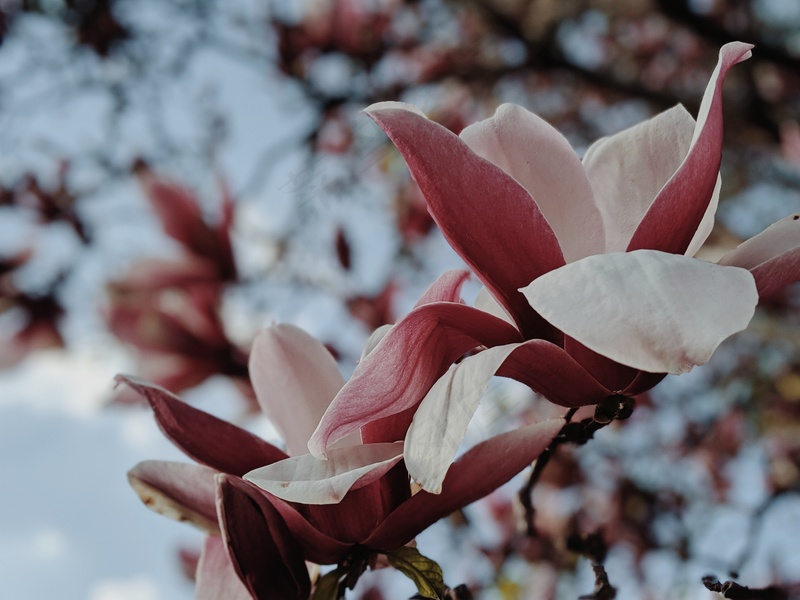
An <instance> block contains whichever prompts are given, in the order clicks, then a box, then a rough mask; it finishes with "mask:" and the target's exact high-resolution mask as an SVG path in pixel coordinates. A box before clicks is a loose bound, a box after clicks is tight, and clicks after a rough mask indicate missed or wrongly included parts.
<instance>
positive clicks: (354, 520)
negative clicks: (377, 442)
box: [301, 463, 411, 544]
mask: <svg viewBox="0 0 800 600" xmlns="http://www.w3.org/2000/svg"><path fill="white" fill-rule="evenodd" d="M410 496H411V486H410V483H409V480H408V473H407V472H406V469H405V466H404V465H403V463H398V464H396V465H395V466H394V467H392V468H391V469H390V470H389V471H388V472H387V473H386V474H385V475H383V477H381V478H379V479H377V480H375V481H372V482H370V483H368V484H367V485H365V486H363V487H360V488H358V489H351V490H350V491H349V492H348V493H347V495H346V496H345V497H344V498H343V499H342V501H341V502H339V503H338V504H316V505H315V504H309V505H304V506H302V507H301V510H303V513H304V514H305V515H306V518H308V520H309V521H310V522H311V523H312V524H313V525H314V526H315V527H316V528H317V529H319V530H320V531H322V532H324V533H326V534H327V535H329V536H331V537H333V538H335V539H337V540H341V541H343V542H347V543H350V544H358V543H361V542H362V541H363V540H364V539H366V538H367V537H369V535H370V534H372V532H373V531H374V530H375V527H377V526H378V524H379V523H382V522H383V520H384V519H385V518H386V516H387V515H388V514H389V513H390V512H391V511H392V510H394V509H395V508H396V507H397V506H399V505H400V504H401V503H402V502H403V501H405V500H407V499H408V498H409V497H410Z"/></svg>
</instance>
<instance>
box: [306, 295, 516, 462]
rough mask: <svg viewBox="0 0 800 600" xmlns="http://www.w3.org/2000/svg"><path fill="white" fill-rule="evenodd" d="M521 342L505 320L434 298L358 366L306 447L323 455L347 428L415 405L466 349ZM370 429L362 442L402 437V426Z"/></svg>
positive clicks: (389, 425) (320, 455) (403, 322)
mask: <svg viewBox="0 0 800 600" xmlns="http://www.w3.org/2000/svg"><path fill="white" fill-rule="evenodd" d="M520 341H522V340H521V338H520V334H519V332H518V331H517V330H516V329H515V328H514V327H512V326H511V325H509V324H508V323H506V322H504V321H501V320H500V319H497V318H496V317H493V316H492V315H490V314H487V313H484V312H482V311H480V310H476V309H474V308H471V307H469V306H465V305H463V304H455V303H451V302H434V303H433V304H425V305H423V306H420V307H418V308H416V309H414V310H412V311H411V312H410V313H409V314H408V315H407V316H406V317H405V318H404V319H403V320H401V321H400V322H399V323H397V324H396V325H395V326H394V327H393V328H392V330H391V331H389V333H387V334H386V337H384V338H383V339H382V340H381V342H380V343H379V344H378V346H377V347H376V348H375V350H373V351H372V352H371V353H370V354H369V355H368V356H366V357H365V358H364V360H362V361H361V362H360V363H359V365H358V366H357V367H356V370H355V372H354V373H353V376H352V378H351V379H350V381H348V382H347V384H345V386H344V387H343V388H342V391H341V392H339V394H338V395H337V396H336V398H334V400H333V402H332V403H331V405H330V407H329V408H328V411H327V412H326V413H325V416H324V417H323V418H322V421H320V424H319V427H317V430H316V431H315V432H314V435H312V436H311V440H310V441H309V443H308V448H309V450H310V451H311V453H312V454H314V455H315V456H317V457H320V458H324V457H325V449H326V448H327V446H328V445H330V444H331V443H333V442H335V441H337V440H339V439H341V438H343V437H344V436H345V435H347V434H348V433H350V432H351V431H354V430H356V429H358V428H359V427H362V426H364V425H367V424H369V423H372V422H374V421H376V420H377V419H383V418H384V417H390V416H392V415H397V414H399V413H401V412H403V411H411V410H413V408H414V407H415V406H417V404H419V403H420V402H421V401H422V398H423V397H424V396H425V394H427V393H428V390H429V389H430V387H431V386H432V385H433V383H434V382H435V381H436V380H437V379H439V377H441V376H442V375H443V374H444V373H445V371H446V370H447V368H448V367H449V366H450V365H451V364H452V363H453V361H455V360H456V359H457V358H459V357H460V356H461V355H462V354H464V353H465V352H467V351H468V350H471V349H472V348H475V347H476V346H480V345H486V346H490V347H491V346H497V345H501V344H509V343H514V342H520ZM403 421H404V425H405V427H407V426H408V424H409V423H410V422H411V414H410V413H408V412H406V414H405V415H404V419H403ZM389 432H392V433H393V434H396V433H399V438H398V437H395V438H389V437H386V436H388V433H389ZM368 434H369V432H368V431H366V430H362V435H363V438H364V442H365V443H366V442H369V443H372V442H379V441H396V440H397V439H402V438H403V437H405V429H404V428H402V427H399V426H397V425H395V424H387V425H386V427H384V428H383V429H381V430H379V431H378V432H377V433H374V434H372V435H373V437H369V435H368ZM378 434H383V435H384V437H383V439H381V438H380V436H379V435H378ZM376 438H377V439H376Z"/></svg>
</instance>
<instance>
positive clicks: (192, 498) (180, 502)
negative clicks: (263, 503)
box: [128, 460, 219, 533]
mask: <svg viewBox="0 0 800 600" xmlns="http://www.w3.org/2000/svg"><path fill="white" fill-rule="evenodd" d="M216 475H217V472H216V471H215V470H213V469H209V468H208V467H203V466H201V465H192V464H186V463H177V462H166V461H161V460H147V461H144V462H140V463H139V464H138V465H136V466H135V467H134V468H133V469H131V470H130V471H128V483H130V484H131V487H132V488H133V489H134V491H135V492H136V493H137V494H138V495H139V498H140V499H141V500H142V502H144V504H145V505H146V506H147V507H148V508H149V509H150V510H153V511H155V512H157V513H159V514H161V515H164V516H165V517H169V518H170V519H175V520H176V521H188V522H189V523H191V524H193V525H196V526H197V527H199V528H200V529H204V530H205V531H208V532H211V533H218V532H219V525H218V524H217V509H216V507H215V504H214V493H215V492H214V490H215V489H216V485H215V483H214V477H216Z"/></svg>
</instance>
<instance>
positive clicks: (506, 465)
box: [364, 419, 564, 550]
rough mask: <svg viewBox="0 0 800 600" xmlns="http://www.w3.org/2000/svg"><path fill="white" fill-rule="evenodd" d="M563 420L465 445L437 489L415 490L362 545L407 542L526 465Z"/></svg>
mask: <svg viewBox="0 0 800 600" xmlns="http://www.w3.org/2000/svg"><path fill="white" fill-rule="evenodd" d="M563 425H564V421H563V419H551V420H549V421H543V422H541V423H535V424H533V425H528V426H526V427H520V428H519V429H516V430H514V431H509V432H508V433H503V434H500V435H497V436H494V437H492V438H490V439H488V440H486V441H485V442H481V443H480V444H478V445H476V446H475V447H474V448H471V449H470V450H469V451H467V452H466V453H464V455H463V456H462V457H461V458H459V459H458V460H457V461H456V462H454V463H453V465H452V466H451V467H450V470H449V471H448V472H447V477H445V480H444V483H443V484H442V493H441V494H431V493H430V492H426V491H424V490H423V491H421V492H418V493H417V494H415V495H414V496H412V497H411V498H409V499H408V500H406V501H405V502H404V503H403V504H401V505H400V506H399V507H398V508H397V509H395V510H394V511H393V512H392V513H390V514H389V516H388V517H387V518H386V519H385V520H384V521H383V523H381V524H380V525H379V526H378V527H377V529H375V531H374V533H373V534H372V535H371V536H370V537H369V538H367V540H366V541H365V542H364V545H365V546H368V547H370V548H382V549H384V550H392V549H394V548H397V547H399V546H402V545H404V544H407V543H408V542H409V541H411V540H412V539H414V537H415V536H417V535H418V534H419V533H420V532H421V531H424V530H425V529H427V528H428V527H429V526H431V525H432V524H433V523H435V522H436V521H438V520H439V519H441V518H442V517H445V516H447V515H449V514H451V513H452V512H453V511H455V510H458V509H459V508H462V507H464V506H466V505H467V504H470V503H472V502H475V500H478V499H479V498H483V497H484V496H486V495H487V494H489V493H490V492H492V491H494V490H495V489H497V488H498V487H500V486H501V485H503V484H504V483H506V482H507V481H508V480H510V479H511V478H512V477H514V475H516V474H517V473H519V472H520V471H522V470H523V469H524V468H525V467H527V466H528V465H530V464H531V462H533V461H534V460H536V459H537V458H538V457H539V455H540V454H541V453H542V452H544V450H545V448H547V446H549V445H550V443H551V442H552V441H553V438H554V437H555V436H556V435H557V434H558V432H559V431H560V430H561V427H562V426H563Z"/></svg>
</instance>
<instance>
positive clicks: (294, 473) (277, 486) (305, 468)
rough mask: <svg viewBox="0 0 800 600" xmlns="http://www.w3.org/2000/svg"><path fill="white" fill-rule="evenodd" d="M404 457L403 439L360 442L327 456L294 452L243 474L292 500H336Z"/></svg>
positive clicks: (281, 496)
mask: <svg viewBox="0 0 800 600" xmlns="http://www.w3.org/2000/svg"><path fill="white" fill-rule="evenodd" d="M402 458H403V443H402V442H395V443H393V444H360V445H358V446H348V447H344V448H334V449H333V450H331V451H330V452H329V453H328V459H327V460H321V459H319V458H315V457H313V456H312V455H310V454H303V455H302V456H294V457H292V458H288V459H286V460H282V461H280V462H277V463H273V464H271V465H268V466H266V467H261V468H259V469H255V470H253V471H250V472H249V473H247V474H246V475H245V476H244V478H245V479H246V480H247V481H251V482H252V483H254V484H256V485H257V486H258V487H260V488H261V489H263V490H266V491H267V492H269V493H271V494H273V495H274V496H277V497H278V498H282V499H283V500H287V501H289V502H299V503H302V504H336V503H337V502H340V501H341V500H342V498H344V496H345V494H346V493H347V492H348V491H349V490H350V489H358V488H360V487H364V486H365V485H367V484H369V483H371V482H373V481H375V480H376V479H378V478H380V477H381V476H383V475H384V474H385V473H386V472H387V471H388V470H389V469H391V468H392V467H393V466H394V465H396V464H397V463H398V462H399V461H400V460H401V459H402Z"/></svg>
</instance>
